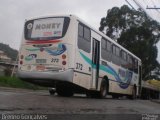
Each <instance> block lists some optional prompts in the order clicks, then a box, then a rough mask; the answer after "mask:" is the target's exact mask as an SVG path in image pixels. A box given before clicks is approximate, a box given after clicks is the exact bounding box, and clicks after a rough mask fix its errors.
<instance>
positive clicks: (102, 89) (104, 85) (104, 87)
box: [99, 79, 108, 98]
mask: <svg viewBox="0 0 160 120" xmlns="http://www.w3.org/2000/svg"><path fill="white" fill-rule="evenodd" d="M107 93H108V84H107V82H106V80H105V79H102V82H101V86H100V91H99V97H100V98H105V97H106V95H107Z"/></svg>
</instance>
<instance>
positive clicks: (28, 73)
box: [18, 17, 74, 87]
mask: <svg viewBox="0 0 160 120" xmlns="http://www.w3.org/2000/svg"><path fill="white" fill-rule="evenodd" d="M70 24H71V20H70V17H47V18H39V19H32V20H28V21H26V23H25V28H24V35H23V40H22V44H21V47H20V52H19V70H18V77H19V78H20V79H22V80H25V81H27V82H31V83H35V84H39V85H42V86H50V87H54V86H55V85H57V83H58V82H59V81H63V82H67V83H71V82H72V79H73V69H72V68H73V67H72V66H73V65H72V64H73V61H74V56H72V55H73V54H72V52H73V46H72V44H71V40H72V35H69V34H67V33H68V31H70V30H72V29H70V27H71V25H70ZM62 86H63V85H62Z"/></svg>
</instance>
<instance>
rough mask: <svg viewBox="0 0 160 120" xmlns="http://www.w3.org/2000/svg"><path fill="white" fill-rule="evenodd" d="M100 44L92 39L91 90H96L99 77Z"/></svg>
mask: <svg viewBox="0 0 160 120" xmlns="http://www.w3.org/2000/svg"><path fill="white" fill-rule="evenodd" d="M99 57H100V42H99V41H98V40H96V39H94V38H93V44H92V82H91V89H97V87H98V77H99V59H100V58H99Z"/></svg>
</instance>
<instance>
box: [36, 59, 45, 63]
mask: <svg viewBox="0 0 160 120" xmlns="http://www.w3.org/2000/svg"><path fill="white" fill-rule="evenodd" d="M46 61H47V60H46V59H36V63H38V64H44V63H46Z"/></svg>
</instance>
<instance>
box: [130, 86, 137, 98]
mask: <svg viewBox="0 0 160 120" xmlns="http://www.w3.org/2000/svg"><path fill="white" fill-rule="evenodd" d="M128 98H129V99H131V100H135V99H136V98H137V94H136V86H134V87H133V89H132V95H131V96H128Z"/></svg>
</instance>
